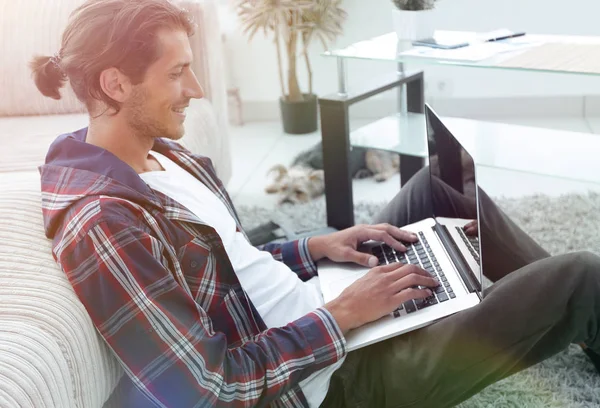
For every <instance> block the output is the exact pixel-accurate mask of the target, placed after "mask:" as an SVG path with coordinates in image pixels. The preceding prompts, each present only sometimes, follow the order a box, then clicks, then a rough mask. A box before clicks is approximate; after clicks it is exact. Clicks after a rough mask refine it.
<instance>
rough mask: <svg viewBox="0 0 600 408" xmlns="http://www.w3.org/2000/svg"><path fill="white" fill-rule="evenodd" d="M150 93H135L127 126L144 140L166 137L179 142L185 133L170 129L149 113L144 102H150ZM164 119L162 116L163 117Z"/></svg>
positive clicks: (141, 89)
mask: <svg viewBox="0 0 600 408" xmlns="http://www.w3.org/2000/svg"><path fill="white" fill-rule="evenodd" d="M147 96H148V92H147V91H146V90H145V89H143V88H138V89H136V90H135V91H134V95H133V96H132V98H131V101H132V102H131V105H130V106H128V107H127V124H128V125H129V126H130V127H131V129H133V131H134V133H135V134H136V136H137V137H140V138H144V139H156V138H159V137H165V138H167V139H171V140H179V139H181V137H182V136H183V132H182V131H180V130H179V127H178V128H177V130H174V129H169V127H168V126H166V125H165V124H164V123H162V122H161V121H160V120H158V119H157V118H156V117H155V116H153V115H152V114H149V113H148V110H147V109H146V104H145V103H144V101H146V100H148V98H147ZM161 117H162V116H161Z"/></svg>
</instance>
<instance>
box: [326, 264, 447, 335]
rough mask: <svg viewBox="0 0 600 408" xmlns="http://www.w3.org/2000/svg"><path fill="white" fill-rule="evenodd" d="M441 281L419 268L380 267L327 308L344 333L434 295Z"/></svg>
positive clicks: (405, 266) (402, 266) (397, 265)
mask: <svg viewBox="0 0 600 408" xmlns="http://www.w3.org/2000/svg"><path fill="white" fill-rule="evenodd" d="M417 286H425V287H431V288H435V287H437V286H439V282H438V281H437V280H436V279H434V278H432V277H431V275H430V274H429V273H428V272H427V271H424V270H423V269H421V268H419V267H417V266H415V265H402V264H399V263H396V264H389V265H383V266H378V267H376V268H373V269H371V270H370V271H369V272H368V273H367V274H366V275H365V276H363V277H362V278H360V279H358V280H357V281H356V282H354V283H353V284H352V285H350V286H349V287H347V288H346V289H345V290H344V291H343V292H342V294H341V295H340V296H338V297H337V298H336V299H334V300H332V301H331V302H329V303H327V304H326V305H325V308H326V309H327V310H329V312H330V313H331V314H332V316H333V317H334V318H335V320H336V322H337V323H338V326H339V327H340V329H341V330H342V332H343V333H346V332H347V331H348V330H352V329H355V328H357V327H360V326H362V325H364V324H366V323H369V322H372V321H374V320H377V319H379V318H380V317H382V316H385V315H386V314H389V313H391V312H393V311H394V310H395V309H397V308H398V307H399V306H400V305H401V304H403V303H404V302H406V301H408V300H411V299H423V298H426V297H429V296H431V294H432V292H431V291H430V290H429V289H417V288H416V287H417Z"/></svg>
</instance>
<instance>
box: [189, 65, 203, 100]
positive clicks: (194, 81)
mask: <svg viewBox="0 0 600 408" xmlns="http://www.w3.org/2000/svg"><path fill="white" fill-rule="evenodd" d="M190 73H191V75H190V80H189V81H188V84H187V86H186V88H185V96H186V97H187V98H190V99H192V98H194V99H202V98H204V90H203V89H202V85H200V82H198V78H196V75H195V74H194V72H193V71H190Z"/></svg>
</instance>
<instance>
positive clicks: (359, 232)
mask: <svg viewBox="0 0 600 408" xmlns="http://www.w3.org/2000/svg"><path fill="white" fill-rule="evenodd" d="M369 240H374V241H381V242H385V243H386V244H388V245H389V246H391V247H392V248H394V249H395V250H397V251H401V252H405V251H406V247H405V246H404V245H403V244H402V243H401V242H400V241H404V242H416V241H417V240H418V239H417V236H416V235H415V234H413V233H412V232H408V231H404V230H402V229H400V228H398V227H394V226H393V225H390V224H377V225H355V226H354V227H350V228H347V229H345V230H342V231H339V232H334V233H333V234H329V235H322V236H317V237H312V238H310V239H309V240H308V250H309V252H310V255H311V257H312V259H313V260H314V261H318V260H319V259H323V258H329V259H331V260H332V261H334V262H354V263H357V264H359V265H362V266H367V267H374V266H376V265H377V263H378V260H377V258H376V257H375V256H373V255H372V254H367V253H364V252H360V251H358V250H357V248H358V246H359V245H360V244H362V243H363V242H366V241H369Z"/></svg>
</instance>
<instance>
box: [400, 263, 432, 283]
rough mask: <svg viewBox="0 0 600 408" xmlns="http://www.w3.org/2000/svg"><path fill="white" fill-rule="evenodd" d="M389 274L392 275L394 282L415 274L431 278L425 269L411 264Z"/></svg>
mask: <svg viewBox="0 0 600 408" xmlns="http://www.w3.org/2000/svg"><path fill="white" fill-rule="evenodd" d="M391 273H393V274H394V278H395V279H396V280H400V279H402V278H403V277H405V276H408V275H411V274H417V275H421V276H424V277H427V278H430V277H431V274H430V273H429V272H427V271H426V270H425V269H422V268H420V267H418V266H417V265H413V264H409V265H402V267H400V268H398V270H397V271H392V272H391Z"/></svg>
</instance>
